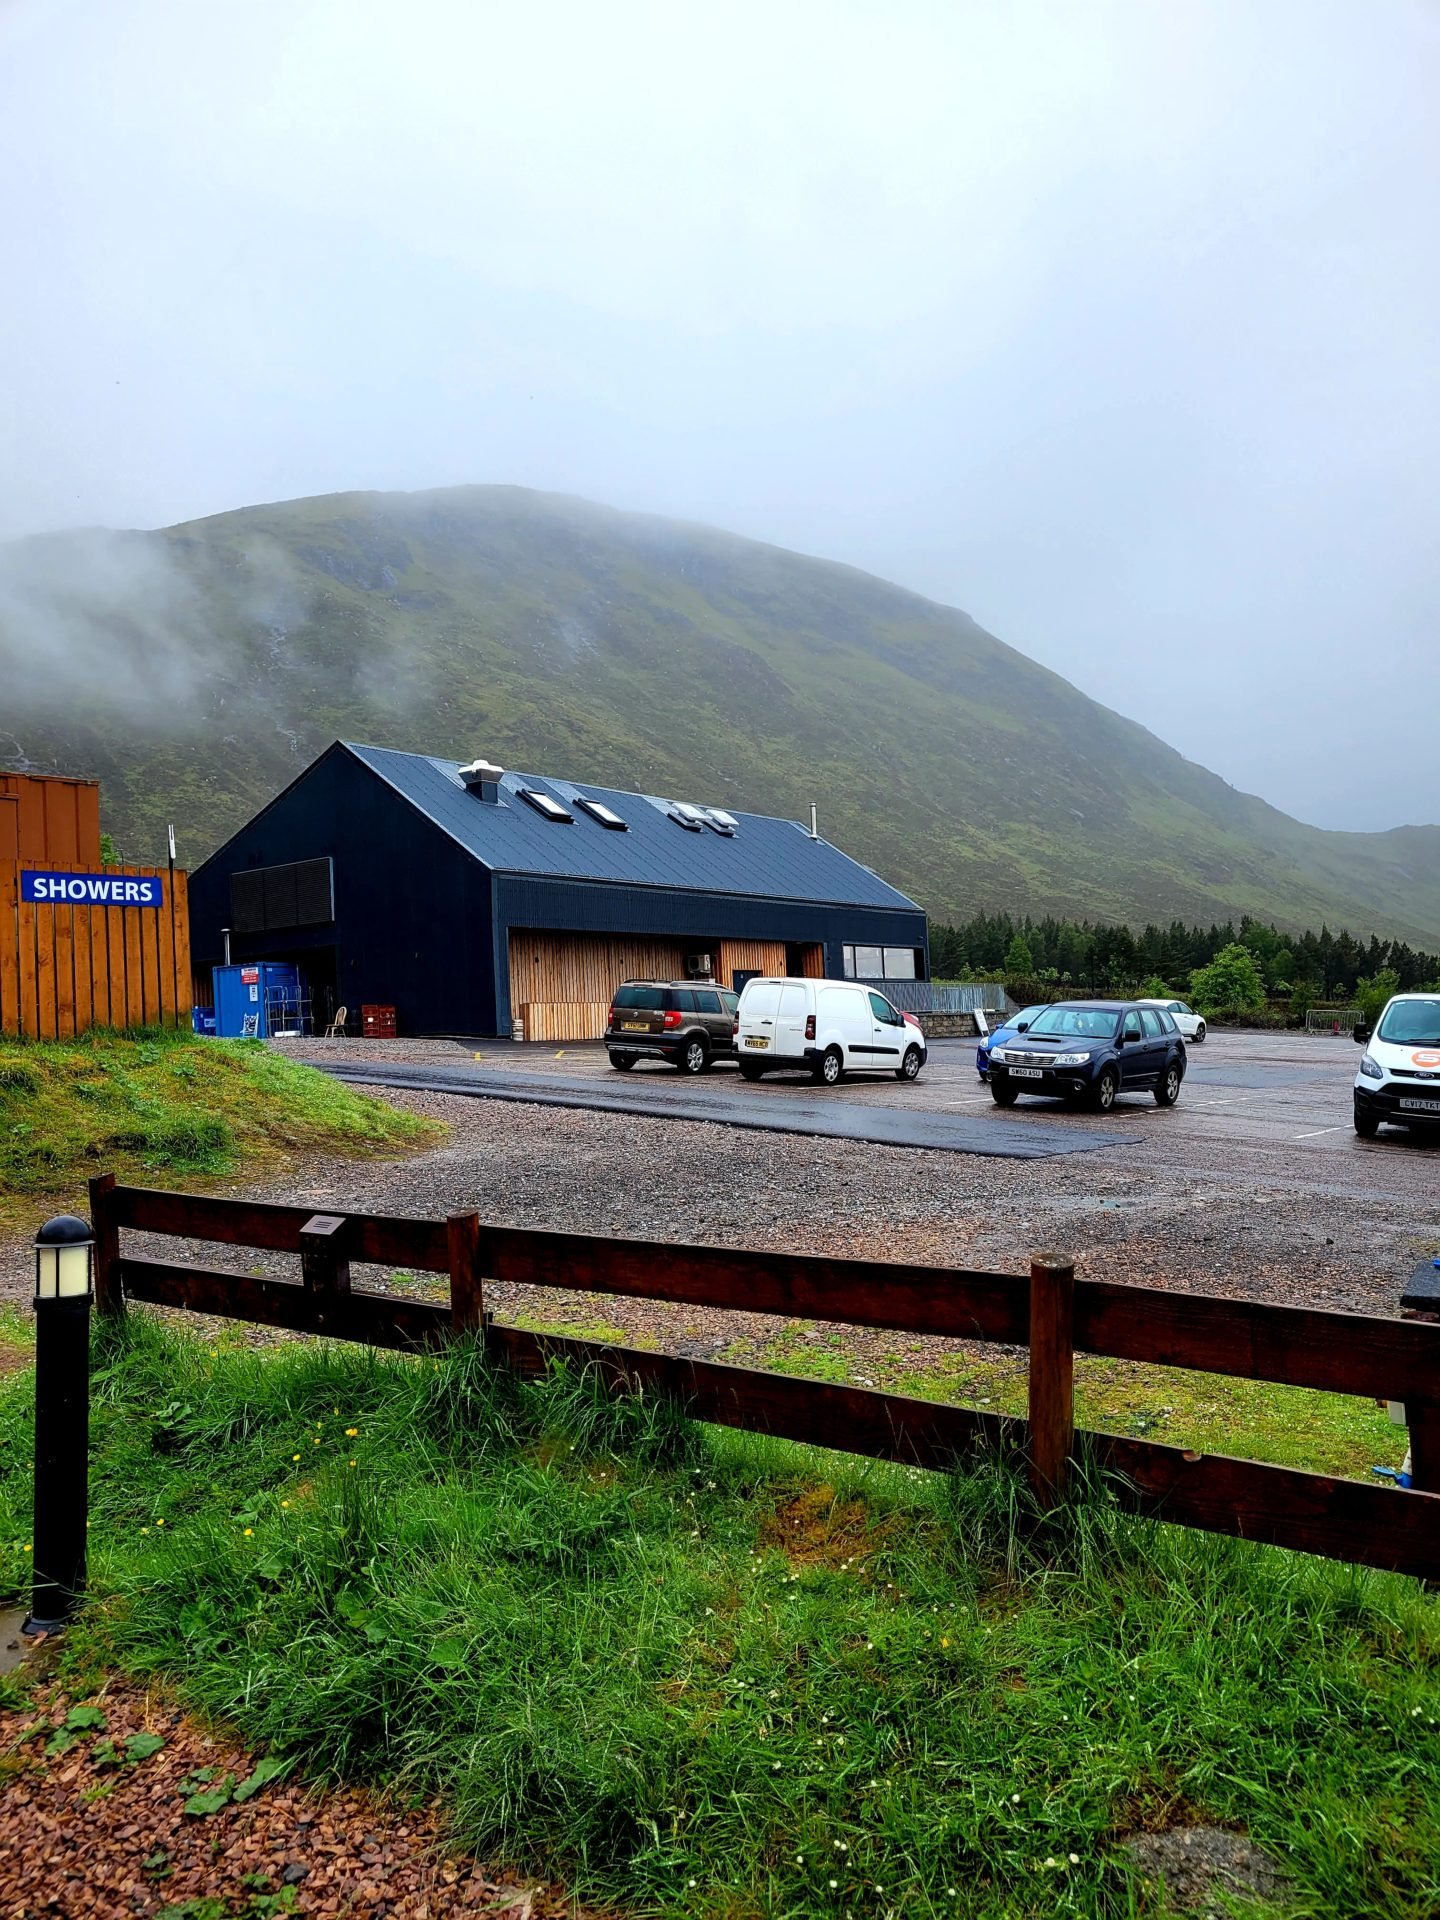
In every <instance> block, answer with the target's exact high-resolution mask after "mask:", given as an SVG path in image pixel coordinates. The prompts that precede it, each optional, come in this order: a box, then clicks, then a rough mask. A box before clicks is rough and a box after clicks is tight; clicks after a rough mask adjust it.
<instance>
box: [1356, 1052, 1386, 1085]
mask: <svg viewBox="0 0 1440 1920" xmlns="http://www.w3.org/2000/svg"><path fill="white" fill-rule="evenodd" d="M1360 1071H1361V1073H1362V1074H1363V1075H1364V1077H1365V1079H1367V1080H1383V1079H1384V1078H1385V1069H1384V1068H1383V1067H1382V1066H1381V1064H1380V1062H1379V1061H1378V1060H1372V1059H1371V1057H1370V1055H1369V1054H1368V1053H1362V1054H1361V1056H1360Z"/></svg>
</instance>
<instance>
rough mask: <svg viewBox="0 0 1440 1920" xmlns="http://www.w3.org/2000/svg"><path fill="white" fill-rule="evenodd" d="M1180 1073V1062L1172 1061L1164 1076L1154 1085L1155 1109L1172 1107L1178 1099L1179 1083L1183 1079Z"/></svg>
mask: <svg viewBox="0 0 1440 1920" xmlns="http://www.w3.org/2000/svg"><path fill="white" fill-rule="evenodd" d="M1184 1077H1185V1076H1184V1075H1183V1074H1182V1073H1181V1071H1180V1062H1179V1061H1178V1060H1172V1061H1171V1062H1170V1064H1169V1066H1168V1067H1167V1068H1166V1069H1165V1072H1164V1074H1163V1075H1162V1076H1161V1078H1160V1080H1159V1081H1158V1082H1157V1083H1156V1087H1155V1104H1156V1106H1157V1107H1173V1106H1174V1104H1175V1102H1176V1101H1177V1100H1178V1099H1179V1098H1180V1082H1181V1081H1182V1080H1183V1079H1184Z"/></svg>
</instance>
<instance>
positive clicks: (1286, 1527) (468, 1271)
mask: <svg viewBox="0 0 1440 1920" xmlns="http://www.w3.org/2000/svg"><path fill="white" fill-rule="evenodd" d="M91 1205H92V1210H93V1216H94V1225H95V1235H96V1266H97V1272H96V1293H97V1300H98V1302H99V1305H100V1307H101V1309H102V1311H107V1312H110V1313H118V1312H122V1311H123V1310H124V1307H125V1303H126V1302H127V1301H132V1300H133V1301H143V1302H148V1303H151V1304H154V1305H158V1306H165V1307H176V1308H182V1309H185V1310H186V1311H189V1312H192V1313H206V1314H217V1315H221V1316H224V1317H227V1318H231V1319H237V1320H245V1321H251V1322H255V1323H257V1324H260V1325H265V1326H273V1327H281V1328H284V1329H287V1330H289V1331H291V1332H295V1333H310V1334H319V1335H322V1336H325V1337H328V1338H331V1339H341V1340H354V1341H360V1342H363V1343H365V1344H367V1345H370V1346H376V1347H386V1348H390V1349H394V1350H398V1351H415V1350H419V1349H423V1348H425V1347H429V1346H433V1345H437V1344H439V1343H442V1342H444V1341H446V1340H448V1339H450V1338H452V1337H453V1336H454V1335H455V1334H456V1333H457V1332H464V1331H466V1330H476V1331H479V1332H481V1333H482V1334H483V1337H484V1339H485V1342H486V1345H487V1348H488V1350H489V1351H490V1352H492V1354H493V1355H494V1356H495V1357H496V1358H497V1359H500V1360H503V1361H505V1362H506V1363H508V1364H509V1365H511V1366H513V1367H515V1368H516V1369H518V1370H519V1371H521V1372H526V1373H533V1372H538V1371H541V1370H543V1369H544V1368H545V1367H546V1366H547V1365H548V1364H549V1362H550V1360H551V1359H552V1358H555V1357H565V1358H568V1359H571V1360H573V1361H576V1362H577V1363H579V1364H582V1365H585V1366H592V1367H595V1368H597V1369H598V1370H599V1371H600V1373H601V1374H602V1375H603V1377H604V1378H605V1379H606V1380H607V1382H608V1383H609V1384H610V1385H611V1386H612V1388H613V1389H614V1390H615V1391H617V1392H624V1391H634V1390H636V1389H637V1388H644V1389H645V1390H646V1391H652V1392H659V1393H664V1394H668V1395H671V1396H674V1397H675V1398H676V1399H678V1400H680V1401H681V1402H683V1403H684V1405H685V1406H686V1407H687V1409H688V1410H689V1412H690V1413H691V1414H692V1415H694V1416H695V1417H696V1418H698V1419H702V1420H709V1421H714V1422H716V1423H717V1424H720V1425H724V1426H733V1427H741V1428H745V1429H747V1430H750V1431H753V1432H761V1433H768V1434H774V1435H777V1436H779V1437H782V1438H786V1439H790V1440H797V1441H803V1442H807V1443H809V1444H811V1445H815V1446H821V1447H831V1448H836V1449H839V1450H841V1451H844V1452H849V1453H856V1454H862V1455H866V1456H869V1457H873V1458H878V1459H887V1460H895V1461H900V1462H903V1463H906V1464H909V1465H913V1466H921V1467H929V1468H940V1469H946V1468H949V1467H951V1466H953V1465H954V1464H955V1462H956V1461H957V1460H959V1459H960V1458H961V1457H963V1455H965V1454H966V1453H967V1452H969V1451H971V1450H972V1449H974V1448H975V1447H977V1446H990V1447H993V1448H998V1449H1001V1450H1012V1451H1017V1452H1020V1453H1023V1455H1024V1456H1025V1458H1026V1461H1027V1464H1028V1470H1029V1473H1030V1478H1031V1483H1032V1485H1033V1487H1034V1488H1035V1491H1036V1494H1037V1496H1038V1497H1039V1499H1040V1501H1041V1503H1042V1505H1043V1504H1050V1503H1052V1502H1053V1501H1055V1500H1058V1499H1059V1498H1061V1497H1062V1496H1063V1492H1064V1487H1065V1483H1066V1475H1067V1468H1068V1465H1069V1463H1070V1462H1071V1461H1072V1460H1073V1458H1074V1457H1075V1455H1076V1453H1077V1451H1084V1452H1085V1453H1087V1454H1088V1455H1089V1457H1090V1458H1091V1459H1093V1460H1094V1461H1095V1462H1096V1463H1097V1464H1098V1465H1099V1467H1100V1468H1101V1469H1102V1470H1104V1471H1105V1472H1106V1473H1107V1474H1108V1475H1109V1476H1110V1478H1111V1484H1112V1487H1113V1490H1114V1492H1115V1495H1116V1497H1117V1499H1118V1500H1119V1502H1120V1503H1121V1505H1123V1506H1124V1507H1126V1508H1128V1509H1129V1510H1130V1511H1132V1512H1134V1513H1137V1514H1142V1515H1147V1516H1149V1517H1152V1518H1159V1519H1165V1520H1169V1521H1173V1522H1176V1523H1178V1524H1181V1525H1186V1526H1193V1527H1201V1528H1205V1529H1207V1530H1209V1531H1212V1532H1219V1533H1227V1534H1234V1535H1237V1536H1239V1537H1241V1538H1243V1539H1247V1540H1253V1541H1260V1542H1266V1543H1269V1544H1272V1545H1276V1546H1283V1547H1291V1548H1296V1549H1299V1550H1302V1551H1305V1552H1310V1553H1317V1554H1323V1555H1326V1556H1327V1557H1329V1558H1331V1559H1340V1560H1350V1561H1355V1562H1358V1563H1360V1564H1363V1565H1368V1566H1374V1567H1381V1568H1386V1569H1390V1570H1392V1571H1396V1572H1402V1573H1411V1574H1418V1575H1421V1576H1423V1577H1425V1578H1428V1579H1440V1404H1437V1402H1440V1325H1430V1324H1427V1323H1424V1322H1419V1321H1404V1320H1387V1319H1381V1318H1378V1317H1372V1316H1367V1315H1363V1314H1349V1313H1331V1312H1324V1311H1319V1310H1316V1309H1311V1308H1305V1307H1274V1306H1267V1305H1262V1304H1259V1303H1256V1302H1252V1301H1247V1300H1231V1299H1216V1298H1213V1297H1211V1296H1208V1295H1200V1294H1188V1293H1172V1292H1169V1291H1166V1290H1164V1289H1160V1288H1148V1287H1128V1286H1119V1285H1116V1284H1114V1283H1112V1282H1108V1281H1103V1280H1082V1279H1077V1278H1076V1277H1075V1273H1074V1268H1073V1266H1071V1265H1070V1264H1069V1263H1068V1262H1065V1261H1063V1260H1058V1259H1051V1258H1046V1259H1040V1260H1037V1261H1036V1262H1035V1263H1034V1265H1033V1267H1032V1270H1031V1273H1030V1275H1029V1276H1028V1277H1025V1276H1020V1275H1015V1274H1005V1273H983V1272H968V1271H962V1270H953V1269H950V1268H942V1267H927V1266H916V1265H909V1264H900V1263H894V1264H892V1263H890V1262H885V1261H868V1260H842V1259H827V1258H824V1257H820V1256H815V1255H807V1254H786V1253H769V1252H753V1251H739V1250H732V1249H729V1248H718V1247H692V1246H684V1245H676V1244H671V1243H669V1242H654V1241H628V1240H613V1239H608V1238H602V1237H600V1236H598V1235H591V1234H571V1233H550V1232H545V1231H536V1230H531V1229H528V1228H517V1227H505V1226H498V1225H494V1224H491V1223H488V1222H485V1221H483V1220H481V1219H480V1218H479V1217H478V1216H476V1215H473V1214H458V1215H452V1216H451V1217H450V1218H449V1219H448V1220H443V1221H434V1220H408V1219H400V1218H395V1217H390V1216H384V1215H371V1214H315V1213H313V1212H312V1211H311V1210H310V1209H308V1208H305V1207H291V1206H276V1205H271V1204H265V1203H259V1202H253V1201H243V1200H220V1199H213V1198H209V1197H203V1196H199V1195H190V1194H176V1193H164V1192H158V1191H152V1190H150V1189H147V1188H143V1187H125V1186H119V1185H117V1184H116V1183H115V1181H114V1179H113V1178H112V1177H111V1176H109V1175H106V1176H103V1177H102V1178H100V1179H97V1180H94V1181H92V1182H91ZM130 1231H133V1232H143V1233H149V1234H156V1235H161V1236H169V1237H173V1238H181V1239H185V1240H191V1241H201V1242H212V1243H218V1244H221V1245H228V1246H240V1247H247V1248H257V1249H264V1250H267V1251H270V1252H276V1253H286V1254H293V1255H296V1256H298V1259H299V1266H300V1271H299V1277H298V1278H297V1279H296V1280H293V1281H291V1280H276V1279H264V1278H257V1277H256V1276H254V1275H250V1274H238V1273H231V1272H225V1271H221V1270H218V1269H213V1268H207V1267H200V1266H194V1265H188V1264H182V1263H179V1262H171V1261H166V1260H160V1259H156V1258H154V1257H151V1256H143V1255H140V1254H137V1253H133V1252H130V1251H128V1250H124V1249H122V1246H121V1241H120V1236H121V1233H122V1232H130ZM351 1262H355V1263H358V1264H364V1265H380V1266H392V1267H393V1266H403V1267H408V1268H411V1269H413V1270H415V1271H419V1272H423V1273H435V1274H444V1275H446V1276H448V1279H449V1286H450V1298H449V1302H448V1304H445V1305H442V1304H439V1303H437V1302H432V1301H424V1300H412V1299H405V1298H401V1297H399V1296H397V1295H394V1294H388V1293H380V1292H371V1291H355V1290H352V1287H351V1283H350V1265H351ZM495 1281H499V1282H501V1283H505V1284H515V1285H523V1286H530V1287H550V1288H557V1289H560V1288H563V1289H566V1290H568V1291H577V1292H593V1293H601V1294H618V1295H623V1296H628V1297H632V1298H640V1299H647V1300H657V1301H668V1302H672V1303H675V1304H680V1305H688V1306H706V1307H715V1308H730V1309H734V1310H738V1311H742V1312H746V1313H766V1314H773V1315H776V1316H780V1317H783V1318H786V1319H807V1320H825V1321H831V1322H836V1323H841V1324H846V1325H852V1326H862V1327H878V1328H892V1329H895V1330H897V1331H903V1332H907V1333H921V1334H928V1335H939V1336H943V1337H945V1338H948V1339H961V1340H983V1341H996V1342H1001V1343H1003V1344H1006V1345H1011V1346H1023V1347H1028V1348H1029V1350H1030V1352H1029V1402H1030V1404H1029V1419H1028V1421H1027V1420H1017V1419H1010V1418H1007V1417H1004V1416H1001V1415H998V1414H993V1413H987V1412H983V1411H981V1410H979V1409H974V1408H966V1407H953V1406H940V1405H937V1404H935V1403H933V1402H931V1401H925V1400H916V1399H911V1398H908V1397H906V1396H904V1395H900V1394H893V1393H882V1392H878V1391H874V1390H871V1389H866V1388H859V1387H847V1386H835V1385H830V1384H827V1383H824V1382H819V1381H814V1380H805V1379H796V1378H794V1377H791V1376H787V1375H783V1374H775V1373H769V1372H763V1371H760V1370H758V1369H754V1368H747V1367H736V1366H727V1365H723V1364H720V1363H717V1362H709V1361H696V1360H685V1359H678V1358H674V1357H671V1356H668V1355H665V1354H657V1353H652V1352H648V1351H644V1350H640V1349H634V1348H627V1347H617V1346H609V1345H604V1344H601V1343H598V1342H593V1341H585V1340H574V1339H564V1338H559V1337H552V1336H549V1335H545V1334H539V1333H533V1332H530V1331H528V1330H525V1329H521V1328H517V1327H509V1326H501V1325H499V1324H497V1323H496V1322H495V1321H493V1320H492V1319H491V1318H490V1316H489V1315H488V1314H487V1312H486V1309H485V1286H486V1284H487V1283H488V1282H495ZM1076 1352H1083V1353H1093V1354H1097V1355H1104V1356H1107V1357H1109V1358H1114V1359H1124V1360H1135V1361H1145V1362H1149V1363H1152V1364H1156V1365H1163V1366H1174V1367H1186V1368H1192V1369H1195V1370H1197V1371H1200V1372H1206V1373H1218V1374H1228V1375H1232V1376H1235V1377H1239V1378H1242V1379H1256V1380H1266V1381H1271V1382H1274V1383H1277V1384H1281V1385H1289V1386H1296V1387H1309V1388H1316V1389H1322V1390H1325V1391H1328V1392H1332V1393H1350V1394H1360V1395H1365V1396H1367V1397H1370V1396H1373V1397H1376V1398H1384V1399H1391V1400H1402V1401H1403V1402H1404V1403H1405V1406H1406V1412H1407V1418H1408V1420H1409V1425H1410V1438H1411V1450H1412V1456H1413V1457H1412V1466H1413V1472H1414V1486H1413V1488H1412V1489H1410V1490H1403V1489H1395V1488H1390V1487H1380V1486H1376V1485H1372V1484H1369V1483H1367V1482H1364V1481H1354V1480H1346V1479H1342V1478H1337V1477H1335V1476H1332V1475H1325V1474H1317V1473H1309V1472H1302V1471H1299V1470H1296V1469H1291V1468H1284V1467H1274V1466H1268V1465H1264V1464H1262V1463H1259V1462H1256V1461H1251V1460H1243V1459H1236V1458H1232V1457H1230V1456H1228V1455H1223V1454H1199V1453H1195V1452H1193V1451H1188V1450H1186V1449H1183V1448H1179V1447H1173V1446H1166V1445H1164V1444H1162V1443H1158V1442H1155V1441H1149V1440H1132V1439H1126V1438H1121V1437H1119V1436H1116V1435H1110V1434H1096V1433H1077V1432H1076V1431H1075V1427H1074V1407H1073V1390H1072V1372H1073V1364H1074V1363H1073V1356H1074V1354H1075V1353H1076Z"/></svg>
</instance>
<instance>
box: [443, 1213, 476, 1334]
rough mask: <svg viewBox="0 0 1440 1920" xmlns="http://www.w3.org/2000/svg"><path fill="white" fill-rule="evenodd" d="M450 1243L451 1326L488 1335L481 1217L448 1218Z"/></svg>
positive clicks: (459, 1330) (458, 1329) (453, 1329)
mask: <svg viewBox="0 0 1440 1920" xmlns="http://www.w3.org/2000/svg"><path fill="white" fill-rule="evenodd" d="M445 1231H446V1234H447V1236H448V1238H449V1243H450V1326H451V1330H452V1332H454V1333H456V1334H462V1333H478V1334H480V1335H481V1337H482V1338H483V1337H484V1333H485V1284H484V1280H483V1278H482V1267H483V1263H484V1255H485V1236H484V1234H483V1232H482V1230H481V1226H480V1216H479V1214H478V1213H452V1214H449V1215H447V1216H446V1220H445Z"/></svg>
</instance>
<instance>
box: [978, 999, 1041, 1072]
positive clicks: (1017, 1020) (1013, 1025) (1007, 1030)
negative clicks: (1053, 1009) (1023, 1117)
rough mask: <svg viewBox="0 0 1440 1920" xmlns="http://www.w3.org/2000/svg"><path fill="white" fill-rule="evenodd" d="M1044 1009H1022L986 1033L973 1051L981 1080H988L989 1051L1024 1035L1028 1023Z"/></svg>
mask: <svg viewBox="0 0 1440 1920" xmlns="http://www.w3.org/2000/svg"><path fill="white" fill-rule="evenodd" d="M1044 1011H1045V1008H1044V1007H1043V1006H1039V1007H1022V1008H1021V1009H1020V1011H1019V1013H1012V1014H1011V1015H1010V1017H1009V1018H1008V1019H1007V1020H1006V1021H1005V1023H1004V1025H1003V1026H999V1027H996V1029H995V1031H994V1032H993V1033H987V1034H986V1035H985V1036H984V1037H983V1038H982V1040H981V1042H980V1044H979V1046H978V1047H977V1048H976V1049H975V1071H976V1072H977V1073H978V1074H979V1076H980V1078H981V1079H982V1080H988V1079H989V1078H990V1049H991V1048H992V1047H1003V1046H1004V1044H1005V1042H1006V1041H1007V1040H1013V1039H1014V1038H1015V1036H1016V1034H1017V1033H1024V1031H1025V1029H1026V1028H1027V1027H1028V1026H1029V1024H1030V1022H1031V1021H1032V1020H1033V1019H1034V1018H1035V1016H1036V1015H1037V1014H1039V1013H1043V1012H1044Z"/></svg>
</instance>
